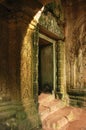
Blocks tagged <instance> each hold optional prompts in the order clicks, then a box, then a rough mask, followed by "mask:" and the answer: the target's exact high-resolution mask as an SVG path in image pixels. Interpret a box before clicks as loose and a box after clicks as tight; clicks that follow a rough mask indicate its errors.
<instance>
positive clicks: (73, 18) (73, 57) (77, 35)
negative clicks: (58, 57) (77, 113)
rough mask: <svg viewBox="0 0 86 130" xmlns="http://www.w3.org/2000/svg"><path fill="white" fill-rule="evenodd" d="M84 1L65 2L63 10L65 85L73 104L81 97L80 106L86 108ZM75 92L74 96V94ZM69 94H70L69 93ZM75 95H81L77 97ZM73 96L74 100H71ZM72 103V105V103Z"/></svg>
mask: <svg viewBox="0 0 86 130" xmlns="http://www.w3.org/2000/svg"><path fill="white" fill-rule="evenodd" d="M85 3H86V1H85V0H83V1H79V0H77V1H76V2H73V1H66V2H65V4H64V8H65V18H66V26H65V37H66V41H65V42H66V44H65V50H66V66H67V67H66V83H67V89H68V92H69V95H70V99H73V102H74V100H75V102H74V104H76V105H79V104H78V100H81V99H80V98H79V97H80V96H81V97H82V100H81V105H80V106H86V105H85V104H86V100H85V98H86V94H85V93H86V83H85V82H86V68H85V62H86V60H85V57H86V51H85V50H86V45H85V43H86V38H85V37H86V31H85V28H86V20H85V17H86V11H85V10H86V4H85ZM74 91H75V94H74ZM70 92H71V93H70ZM77 93H83V95H82V94H80V95H77ZM73 96H74V98H73ZM73 102H72V103H73Z"/></svg>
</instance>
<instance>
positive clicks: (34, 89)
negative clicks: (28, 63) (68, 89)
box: [33, 27, 39, 108]
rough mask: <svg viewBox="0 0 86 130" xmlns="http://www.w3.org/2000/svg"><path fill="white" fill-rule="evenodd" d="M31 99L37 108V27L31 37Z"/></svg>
mask: <svg viewBox="0 0 86 130" xmlns="http://www.w3.org/2000/svg"><path fill="white" fill-rule="evenodd" d="M33 38H34V39H33V97H34V102H35V104H36V106H37V108H38V64H39V63H38V61H39V60H38V55H39V30H38V27H37V28H36V29H35V31H34V35H33Z"/></svg>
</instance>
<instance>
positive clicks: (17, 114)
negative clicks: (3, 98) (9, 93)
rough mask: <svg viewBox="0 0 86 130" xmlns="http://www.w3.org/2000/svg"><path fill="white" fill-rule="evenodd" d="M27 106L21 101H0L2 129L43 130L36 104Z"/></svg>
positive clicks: (0, 129)
mask: <svg viewBox="0 0 86 130" xmlns="http://www.w3.org/2000/svg"><path fill="white" fill-rule="evenodd" d="M30 106H31V105H30ZM27 108H28V111H26V110H25V109H24V107H23V105H22V104H21V103H20V102H12V101H8V102H0V130H36V129H37V130H41V122H40V119H39V116H38V113H37V110H36V108H35V106H34V105H32V106H31V107H27Z"/></svg>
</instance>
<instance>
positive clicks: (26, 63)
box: [21, 21, 40, 130]
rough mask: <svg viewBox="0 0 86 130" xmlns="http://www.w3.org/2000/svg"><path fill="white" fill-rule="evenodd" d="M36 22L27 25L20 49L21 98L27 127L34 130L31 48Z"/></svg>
mask: <svg viewBox="0 0 86 130" xmlns="http://www.w3.org/2000/svg"><path fill="white" fill-rule="evenodd" d="M36 24H37V23H36V22H35V21H32V22H31V23H30V24H29V26H28V27H27V31H26V35H25V37H24V41H23V44H22V50H21V100H22V103H23V106H24V108H25V111H26V113H27V119H28V122H29V129H32V128H34V130H35V129H36V128H38V127H39V125H40V119H39V116H38V111H37V109H36V104H35V102H34V94H35V93H34V91H33V90H34V89H35V90H36V86H37V85H38V84H37V83H36V79H35V77H34V75H33V74H35V73H36V72H35V69H36V68H35V67H36V64H33V62H35V61H33V60H34V56H33V52H34V51H35V50H34V51H33V49H36V48H34V46H35V42H34V32H35V29H36ZM35 47H37V46H35ZM36 56H37V55H36ZM36 58H37V57H36ZM33 68H34V69H33ZM35 75H36V74H35ZM33 79H34V82H33ZM33 85H36V86H33ZM33 87H34V88H33ZM36 91H37V90H36ZM35 95H36V94H35ZM36 98H37V97H36Z"/></svg>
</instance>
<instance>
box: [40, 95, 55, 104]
mask: <svg viewBox="0 0 86 130" xmlns="http://www.w3.org/2000/svg"><path fill="white" fill-rule="evenodd" d="M54 99H55V97H54V95H52V94H45V93H41V94H40V95H39V97H38V102H39V104H45V103H48V102H50V101H52V100H54Z"/></svg>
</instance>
